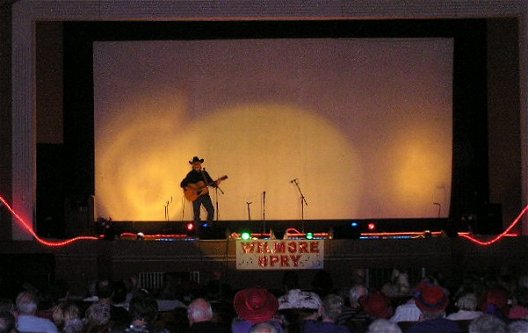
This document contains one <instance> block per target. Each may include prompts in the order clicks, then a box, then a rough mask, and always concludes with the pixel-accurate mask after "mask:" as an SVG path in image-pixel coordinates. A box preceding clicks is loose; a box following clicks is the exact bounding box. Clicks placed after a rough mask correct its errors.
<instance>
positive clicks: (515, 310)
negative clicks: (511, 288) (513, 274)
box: [508, 288, 528, 332]
mask: <svg viewBox="0 0 528 333" xmlns="http://www.w3.org/2000/svg"><path fill="white" fill-rule="evenodd" d="M514 299H515V304H514V305H513V306H512V307H511V309H510V311H509V312H508V318H509V319H512V320H515V319H528V288H519V289H518V290H517V291H516V292H515V298H514ZM527 332H528V331H527Z"/></svg>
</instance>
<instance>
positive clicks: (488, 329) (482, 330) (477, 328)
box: [469, 314, 508, 333]
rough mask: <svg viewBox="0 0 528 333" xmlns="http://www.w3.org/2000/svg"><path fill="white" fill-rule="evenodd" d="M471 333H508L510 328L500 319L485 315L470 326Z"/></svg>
mask: <svg viewBox="0 0 528 333" xmlns="http://www.w3.org/2000/svg"><path fill="white" fill-rule="evenodd" d="M469 333H508V326H507V325H506V324H505V323H504V322H503V321H502V320H500V319H499V318H497V317H495V316H493V315H489V314H484V315H482V316H480V317H478V318H477V319H474V320H473V321H472V322H471V324H469Z"/></svg>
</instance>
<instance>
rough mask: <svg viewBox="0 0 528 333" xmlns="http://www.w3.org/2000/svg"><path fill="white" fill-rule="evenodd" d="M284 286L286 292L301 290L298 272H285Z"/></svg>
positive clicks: (283, 277)
mask: <svg viewBox="0 0 528 333" xmlns="http://www.w3.org/2000/svg"><path fill="white" fill-rule="evenodd" d="M282 285H283V286H284V290H285V291H286V292H288V290H292V289H299V275H298V274H297V272H296V271H285V272H284V275H283V276H282Z"/></svg>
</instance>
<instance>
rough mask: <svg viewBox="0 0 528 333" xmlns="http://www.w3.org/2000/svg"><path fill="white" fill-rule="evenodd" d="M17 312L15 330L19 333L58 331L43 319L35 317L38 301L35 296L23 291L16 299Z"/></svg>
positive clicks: (53, 325)
mask: <svg viewBox="0 0 528 333" xmlns="http://www.w3.org/2000/svg"><path fill="white" fill-rule="evenodd" d="M16 306H17V310H18V317H17V324H16V328H17V330H18V331H19V332H40V333H57V332H58V329H57V326H55V324H54V323H53V322H52V321H51V320H49V319H45V318H40V317H37V316H36V315H35V313H36V312H37V306H38V301H37V298H36V296H35V295H34V294H33V293H31V292H29V291H23V292H21V293H20V294H18V296H17V298H16Z"/></svg>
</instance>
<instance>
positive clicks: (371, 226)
mask: <svg viewBox="0 0 528 333" xmlns="http://www.w3.org/2000/svg"><path fill="white" fill-rule="evenodd" d="M368 230H371V231H372V230H376V223H369V224H368Z"/></svg>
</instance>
